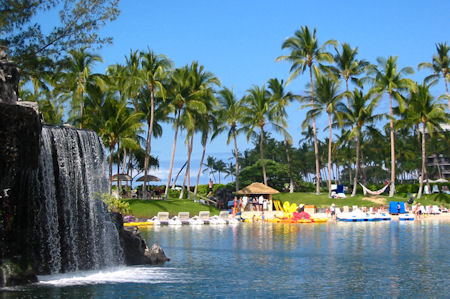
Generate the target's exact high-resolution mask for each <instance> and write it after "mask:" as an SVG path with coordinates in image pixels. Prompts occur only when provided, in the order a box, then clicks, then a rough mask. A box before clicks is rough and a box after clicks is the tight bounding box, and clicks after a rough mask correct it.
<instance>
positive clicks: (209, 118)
mask: <svg viewBox="0 0 450 299" xmlns="http://www.w3.org/2000/svg"><path fill="white" fill-rule="evenodd" d="M205 96H208V97H211V98H214V99H211V100H207V101H206V102H207V103H208V106H210V105H211V104H213V105H214V107H209V108H208V112H207V114H206V115H205V116H204V117H200V118H199V119H198V122H197V130H198V131H199V132H200V133H201V138H200V140H201V144H202V147H203V151H202V157H201V158H200V165H199V167H198V173H197V181H196V183H195V188H194V199H196V196H197V191H198V185H199V183H200V175H201V172H202V167H203V162H204V160H205V154H206V145H207V144H208V140H213V139H214V138H215V137H216V136H217V133H216V132H217V131H218V130H217V128H218V121H219V120H218V110H217V99H216V98H215V97H214V93H213V90H212V89H209V92H208V93H207V94H205ZM211 132H212V133H213V134H212V136H211V139H210V133H211Z"/></svg>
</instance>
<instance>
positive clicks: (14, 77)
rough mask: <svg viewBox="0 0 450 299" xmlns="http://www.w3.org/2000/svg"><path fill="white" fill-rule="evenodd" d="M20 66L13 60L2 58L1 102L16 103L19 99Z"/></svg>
mask: <svg viewBox="0 0 450 299" xmlns="http://www.w3.org/2000/svg"><path fill="white" fill-rule="evenodd" d="M19 79H20V74H19V68H18V67H17V65H16V64H15V63H13V62H12V61H9V60H6V59H1V60H0V102H3V103H6V104H15V103H16V102H17V100H18V99H19V91H18V86H19Z"/></svg>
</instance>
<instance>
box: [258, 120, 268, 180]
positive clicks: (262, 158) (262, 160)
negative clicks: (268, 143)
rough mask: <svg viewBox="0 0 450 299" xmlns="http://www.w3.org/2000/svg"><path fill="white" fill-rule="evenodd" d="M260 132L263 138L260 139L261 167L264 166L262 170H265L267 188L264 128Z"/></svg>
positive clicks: (264, 176) (265, 176)
mask: <svg viewBox="0 0 450 299" xmlns="http://www.w3.org/2000/svg"><path fill="white" fill-rule="evenodd" d="M260 130H261V136H260V138H259V150H260V152H261V165H262V170H263V178H264V185H266V186H267V175H266V163H264V152H263V142H264V127H263V126H261V127H260Z"/></svg>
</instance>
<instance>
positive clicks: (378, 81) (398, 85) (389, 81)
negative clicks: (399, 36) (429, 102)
mask: <svg viewBox="0 0 450 299" xmlns="http://www.w3.org/2000/svg"><path fill="white" fill-rule="evenodd" d="M377 62H378V66H373V67H371V69H370V70H369V74H373V75H374V76H375V77H374V78H373V81H374V87H373V88H374V90H375V91H376V92H379V93H382V92H386V93H387V94H388V95H389V127H390V138H391V186H390V190H389V197H392V196H394V193H395V138H394V112H393V107H392V103H393V101H394V98H395V99H397V101H398V102H399V105H400V107H401V108H402V107H403V100H402V96H401V94H400V92H401V91H406V90H408V88H413V87H414V81H412V80H411V79H408V78H404V76H405V75H408V74H413V73H414V70H413V69H412V68H411V67H404V68H402V69H400V70H398V66H397V56H389V57H388V59H384V58H381V57H379V58H377Z"/></svg>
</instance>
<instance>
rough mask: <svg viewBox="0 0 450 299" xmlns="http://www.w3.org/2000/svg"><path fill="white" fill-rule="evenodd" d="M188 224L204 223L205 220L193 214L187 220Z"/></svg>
mask: <svg viewBox="0 0 450 299" xmlns="http://www.w3.org/2000/svg"><path fill="white" fill-rule="evenodd" d="M188 222H189V224H190V225H203V224H205V221H203V219H201V218H200V217H199V216H194V217H192V218H189V220H188Z"/></svg>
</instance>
